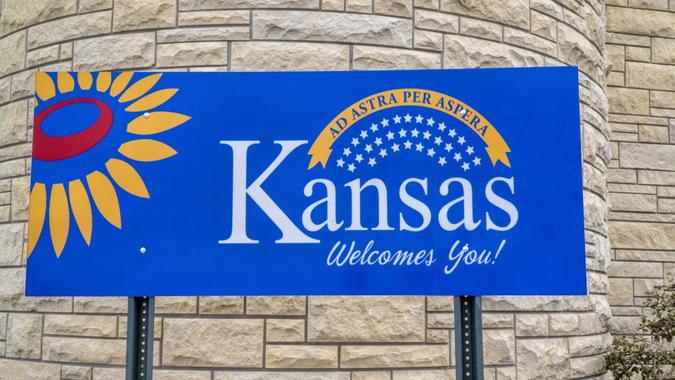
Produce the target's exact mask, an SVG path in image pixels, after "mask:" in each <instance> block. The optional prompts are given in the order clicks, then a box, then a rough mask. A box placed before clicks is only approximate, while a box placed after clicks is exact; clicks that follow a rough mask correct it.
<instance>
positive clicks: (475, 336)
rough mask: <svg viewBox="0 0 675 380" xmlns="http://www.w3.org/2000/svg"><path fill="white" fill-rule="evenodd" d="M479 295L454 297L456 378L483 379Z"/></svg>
mask: <svg viewBox="0 0 675 380" xmlns="http://www.w3.org/2000/svg"><path fill="white" fill-rule="evenodd" d="M481 317H482V311H481V304H480V297H476V296H460V297H455V365H456V368H455V373H456V378H457V380H483V322H482V320H481Z"/></svg>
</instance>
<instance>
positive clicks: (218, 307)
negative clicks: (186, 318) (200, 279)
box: [199, 297, 244, 314]
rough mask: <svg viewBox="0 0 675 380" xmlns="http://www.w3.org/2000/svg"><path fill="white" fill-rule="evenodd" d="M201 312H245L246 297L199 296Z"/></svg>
mask: <svg viewBox="0 0 675 380" xmlns="http://www.w3.org/2000/svg"><path fill="white" fill-rule="evenodd" d="M199 314H244V297H199Z"/></svg>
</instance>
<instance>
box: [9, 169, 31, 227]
mask: <svg viewBox="0 0 675 380" xmlns="http://www.w3.org/2000/svg"><path fill="white" fill-rule="evenodd" d="M29 189H30V177H19V178H13V179H12V220H14V221H18V220H28V198H29Z"/></svg>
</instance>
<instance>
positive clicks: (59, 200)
mask: <svg viewBox="0 0 675 380" xmlns="http://www.w3.org/2000/svg"><path fill="white" fill-rule="evenodd" d="M69 228H70V210H69V209H68V198H67V197H66V189H65V188H64V187H63V184H62V183H57V184H54V185H52V191H51V194H50V195H49V233H50V234H51V235H52V245H53V246H54V252H56V256H57V257H60V256H61V252H63V248H64V247H65V246H66V240H67V239H68V229H69Z"/></svg>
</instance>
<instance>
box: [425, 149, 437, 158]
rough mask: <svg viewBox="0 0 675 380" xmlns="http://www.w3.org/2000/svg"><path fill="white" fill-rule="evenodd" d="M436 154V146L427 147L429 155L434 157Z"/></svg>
mask: <svg viewBox="0 0 675 380" xmlns="http://www.w3.org/2000/svg"><path fill="white" fill-rule="evenodd" d="M434 154H436V151H435V150H434V148H429V149H427V156H429V157H433V156H434Z"/></svg>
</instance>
